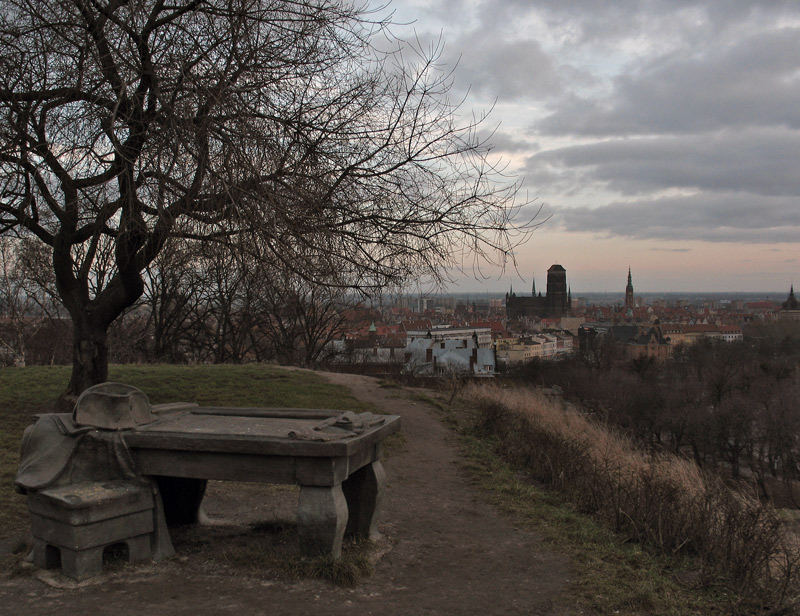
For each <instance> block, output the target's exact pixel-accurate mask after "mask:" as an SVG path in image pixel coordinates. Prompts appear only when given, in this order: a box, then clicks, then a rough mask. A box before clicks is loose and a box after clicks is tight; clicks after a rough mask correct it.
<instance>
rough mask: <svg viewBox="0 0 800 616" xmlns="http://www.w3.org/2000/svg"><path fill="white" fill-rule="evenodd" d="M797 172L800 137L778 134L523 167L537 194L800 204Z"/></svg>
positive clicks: (652, 146) (671, 141)
mask: <svg viewBox="0 0 800 616" xmlns="http://www.w3.org/2000/svg"><path fill="white" fill-rule="evenodd" d="M799 100H800V99H799ZM798 169H800V131H786V130H778V129H753V130H746V131H740V132H733V131H725V132H721V133H714V134H696V135H681V136H677V137H661V138H642V139H613V140H607V141H600V142H592V143H588V144H585V145H576V146H570V147H565V148H557V149H551V150H545V151H542V152H539V153H537V154H535V155H533V156H531V157H530V158H529V159H528V161H527V165H526V173H527V175H528V178H529V180H530V181H531V183H532V184H533V185H534V186H539V185H551V186H554V185H556V184H558V185H559V187H560V189H561V190H564V191H566V190H568V189H569V187H573V188H575V189H577V188H580V187H583V188H589V187H590V186H598V185H601V186H603V187H605V188H606V189H607V190H611V191H615V192H619V193H620V194H623V195H637V194H643V193H647V192H650V191H661V190H667V189H676V188H680V189H691V190H703V191H733V192H737V191H742V192H747V193H751V194H755V195H764V196H794V197H798V198H800V173H798ZM795 204H796V205H798V203H797V201H796V202H795Z"/></svg>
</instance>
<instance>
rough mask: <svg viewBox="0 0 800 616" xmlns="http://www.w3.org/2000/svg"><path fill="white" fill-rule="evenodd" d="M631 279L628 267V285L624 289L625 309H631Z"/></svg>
mask: <svg viewBox="0 0 800 616" xmlns="http://www.w3.org/2000/svg"><path fill="white" fill-rule="evenodd" d="M633 303H634V302H633V279H632V278H631V268H630V266H628V285H627V286H626V287H625V307H626V308H633Z"/></svg>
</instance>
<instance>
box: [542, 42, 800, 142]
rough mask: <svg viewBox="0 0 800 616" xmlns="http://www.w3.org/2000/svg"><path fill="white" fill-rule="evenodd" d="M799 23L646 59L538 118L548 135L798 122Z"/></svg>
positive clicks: (669, 131) (680, 130)
mask: <svg viewBox="0 0 800 616" xmlns="http://www.w3.org/2000/svg"><path fill="white" fill-rule="evenodd" d="M798 58H800V28H788V27H784V28H774V29H769V30H766V31H763V32H759V33H757V34H754V35H752V36H749V37H747V38H744V39H739V40H736V41H732V42H730V43H728V44H723V45H719V44H717V45H708V46H701V47H699V48H698V47H687V48H681V49H680V50H677V51H674V52H672V53H670V54H668V55H665V56H659V57H652V58H648V59H647V60H646V61H644V62H642V63H640V65H638V66H636V67H631V68H630V70H629V71H627V72H625V73H623V74H621V75H619V76H617V77H616V78H614V79H613V80H612V81H611V82H610V87H611V93H610V94H609V95H608V96H606V97H604V98H589V97H587V96H580V95H578V94H576V93H572V94H570V95H569V96H567V97H565V99H564V100H562V101H559V102H558V104H557V110H556V111H554V112H553V113H551V114H550V115H549V116H547V117H545V118H543V119H542V120H541V121H540V122H538V123H536V128H537V130H538V131H539V132H540V133H542V134H546V135H564V134H573V135H583V136H596V137H602V136H613V135H652V134H664V133H667V134H673V133H691V132H697V131H709V130H718V129H722V128H731V127H748V126H786V127H790V128H794V129H797V128H800V105H798V104H797V101H798V100H800V61H798Z"/></svg>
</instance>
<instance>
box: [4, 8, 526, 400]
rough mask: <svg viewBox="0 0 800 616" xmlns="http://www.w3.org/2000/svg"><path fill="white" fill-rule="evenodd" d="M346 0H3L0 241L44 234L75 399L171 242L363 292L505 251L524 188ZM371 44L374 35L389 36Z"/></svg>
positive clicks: (444, 83)
mask: <svg viewBox="0 0 800 616" xmlns="http://www.w3.org/2000/svg"><path fill="white" fill-rule="evenodd" d="M388 25H389V24H388V23H385V22H378V23H375V22H371V21H369V15H368V14H367V13H365V12H364V10H363V8H361V7H358V6H355V5H353V4H350V3H349V2H347V1H346V0H191V1H187V2H183V3H164V2H162V1H161V0H132V1H124V0H92V1H89V0H62V1H58V2H53V1H50V0H0V234H2V233H6V232H9V231H13V232H15V233H17V234H20V235H25V236H27V237H32V238H36V239H37V240H38V241H40V242H42V243H43V244H44V245H45V246H47V247H48V249H49V251H50V254H51V268H52V271H53V273H54V277H55V282H56V286H57V289H58V294H59V296H60V299H61V301H62V302H63V304H64V306H65V307H66V309H67V311H68V312H69V315H70V317H71V319H72V322H73V332H74V333H73V371H72V377H71V380H70V382H69V385H68V389H67V391H66V392H65V393H66V394H67V395H68V396H74V395H76V394H78V393H79V392H81V391H82V390H83V389H85V388H86V387H87V386H89V385H92V384H94V383H97V382H99V381H103V380H105V379H106V378H107V363H108V339H107V332H108V328H109V326H110V324H111V323H112V322H113V321H114V320H115V319H116V318H117V317H118V316H119V315H120V314H122V313H123V311H124V310H125V309H126V308H128V307H129V306H131V305H132V304H133V303H134V302H135V301H136V300H138V298H139V297H140V296H141V295H142V293H143V291H144V288H145V283H144V279H143V276H142V272H143V271H144V270H145V269H146V268H147V267H148V266H149V265H150V264H151V263H153V261H154V259H155V258H156V257H157V256H158V254H159V253H160V252H161V250H162V249H163V247H164V245H165V243H166V242H167V241H168V240H169V239H170V238H171V237H183V238H194V239H200V240H203V241H206V242H211V241H213V242H219V243H221V244H224V245H233V244H236V243H237V242H238V241H240V240H237V239H236V238H237V237H238V236H241V235H242V234H251V235H252V239H251V240H249V241H251V242H258V243H259V244H260V245H261V246H262V248H263V249H264V250H265V251H267V252H269V253H270V254H271V255H272V257H273V258H274V259H275V261H276V262H278V263H281V264H283V266H284V267H286V268H288V269H290V270H293V271H295V272H296V273H298V274H299V275H300V276H302V277H305V278H307V279H311V280H313V279H316V278H318V276H317V274H316V272H318V271H320V270H319V269H317V268H318V266H319V265H320V264H322V265H323V267H322V271H324V272H332V271H337V272H341V273H342V274H343V275H345V277H346V278H347V280H349V281H356V282H357V283H358V284H359V285H361V286H371V287H375V288H377V287H380V286H381V285H384V284H386V283H388V282H400V281H402V280H403V279H404V278H406V277H409V276H420V275H431V276H434V277H439V276H441V275H442V271H443V270H442V269H441V268H442V266H453V265H459V264H461V263H462V262H463V261H462V259H464V258H477V259H498V260H500V261H504V260H505V259H506V258H507V257H508V255H509V254H510V253H511V251H512V249H513V247H514V244H515V241H516V239H518V236H516V235H515V229H519V228H520V227H518V226H516V225H515V223H514V218H515V216H516V210H515V208H514V205H513V198H514V196H515V194H516V192H517V186H516V185H514V184H513V183H509V182H508V181H507V180H506V178H505V177H504V176H503V174H502V170H500V169H497V168H495V167H493V166H492V165H491V164H489V162H488V160H487V158H486V156H487V153H488V148H487V147H486V144H484V143H482V142H480V141H479V140H477V139H476V128H477V126H478V125H479V124H480V122H481V118H477V119H476V118H472V119H467V120H466V123H460V119H461V118H463V117H465V115H466V114H463V113H461V112H460V111H459V108H458V105H455V104H453V103H452V102H451V101H450V100H449V98H448V91H449V87H450V77H449V75H448V74H447V73H442V72H441V71H440V70H439V68H438V52H437V51H436V50H434V51H433V52H432V53H430V54H421V55H419V56H418V57H417V60H416V61H415V62H413V63H412V62H409V61H408V60H407V59H406V56H405V55H404V54H403V53H401V52H400V51H397V52H395V53H382V52H380V51H379V50H377V49H376V48H375V47H374V46H373V45H372V41H373V40H375V37H376V36H378V35H381V36H383V35H384V34H389V32H388V29H387V27H388ZM385 40H386V39H385V38H383V39H382V42H383V41H385Z"/></svg>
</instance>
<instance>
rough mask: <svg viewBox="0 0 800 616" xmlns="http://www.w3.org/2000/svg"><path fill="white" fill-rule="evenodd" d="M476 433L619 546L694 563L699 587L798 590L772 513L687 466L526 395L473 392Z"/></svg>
mask: <svg viewBox="0 0 800 616" xmlns="http://www.w3.org/2000/svg"><path fill="white" fill-rule="evenodd" d="M468 396H469V397H470V398H471V399H473V400H476V401H477V403H478V406H479V408H480V410H481V413H480V419H479V425H478V428H479V430H482V431H485V432H487V433H491V434H492V435H494V436H495V437H497V438H498V439H499V441H500V443H501V446H502V448H503V452H502V453H503V455H504V456H505V457H507V458H508V459H510V460H511V461H512V462H514V463H517V464H519V465H522V466H523V467H525V468H526V469H527V470H528V471H529V472H530V473H531V474H532V475H533V476H534V477H535V478H536V479H537V480H539V481H542V482H544V483H545V484H548V485H550V486H552V487H553V488H555V489H557V490H559V491H560V492H562V493H564V494H565V495H566V496H567V498H568V499H569V500H570V501H571V502H572V503H574V505H575V506H576V507H578V508H579V509H580V510H582V511H585V512H590V513H592V514H594V515H596V516H597V517H599V518H601V519H602V520H603V521H605V522H606V523H607V524H609V525H610V526H611V527H612V528H613V529H614V530H615V531H616V532H617V533H619V534H620V535H621V536H622V537H623V538H625V539H626V540H633V541H638V542H640V543H642V544H643V545H645V546H648V547H649V548H650V549H653V550H655V551H657V552H660V553H664V554H673V555H681V556H683V555H690V556H695V557H698V558H699V561H700V563H701V568H702V574H703V575H702V576H701V577H702V579H703V580H704V581H705V582H706V583H719V582H720V581H723V582H725V583H727V584H729V585H731V586H732V587H734V588H735V589H736V590H737V591H738V593H739V594H740V595H741V596H745V595H749V596H750V597H751V598H752V597H758V598H760V600H761V601H762V602H764V603H765V604H771V605H773V606H776V605H784V604H786V603H787V601H789V599H790V597H788V596H787V594H788V593H789V592H795V593H796V592H797V588H798V586H800V575H798V572H797V568H798V565H799V564H800V554H799V553H798V549H797V547H796V546H793V545H792V544H791V543H790V541H789V537H788V536H787V534H786V533H785V531H784V528H783V527H782V525H781V523H780V520H779V518H778V516H777V513H776V512H775V510H774V509H772V508H770V507H768V506H766V505H763V504H761V503H760V502H759V501H758V500H757V499H756V498H754V497H752V496H749V495H747V494H743V493H741V492H737V491H734V490H732V489H731V488H729V487H727V486H726V485H725V484H724V483H723V482H722V481H721V480H720V479H719V478H717V477H714V476H711V475H708V474H706V473H704V472H703V471H701V470H700V468H698V467H697V466H696V464H694V462H692V461H689V460H685V459H683V458H678V457H676V456H673V455H668V454H658V455H654V454H651V453H648V452H646V451H644V450H642V449H640V448H638V447H637V446H635V445H634V443H633V442H632V441H631V440H629V439H628V438H626V437H624V436H623V435H621V434H619V433H618V432H615V431H614V430H612V429H610V428H608V427H607V426H605V425H603V424H601V423H600V422H598V421H595V420H593V419H591V418H590V417H588V416H586V415H585V414H582V413H580V412H578V411H577V410H575V409H573V408H571V407H569V406H567V405H565V404H563V403H561V402H556V401H553V400H552V399H549V398H547V397H545V396H544V395H542V394H541V393H538V392H537V391H536V390H532V389H512V388H502V387H498V386H494V385H492V386H483V387H478V386H473V389H472V390H470V392H469V393H468Z"/></svg>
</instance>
